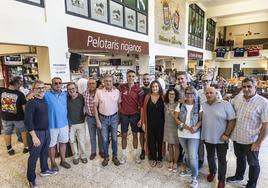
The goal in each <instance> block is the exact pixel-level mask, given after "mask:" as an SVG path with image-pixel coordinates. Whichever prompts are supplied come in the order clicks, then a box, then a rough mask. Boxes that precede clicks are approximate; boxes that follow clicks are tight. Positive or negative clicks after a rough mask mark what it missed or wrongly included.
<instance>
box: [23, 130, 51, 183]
mask: <svg viewBox="0 0 268 188" xmlns="http://www.w3.org/2000/svg"><path fill="white" fill-rule="evenodd" d="M35 134H36V136H37V137H38V139H39V140H40V143H41V144H40V145H39V146H38V147H35V146H33V141H32V136H31V135H30V134H29V133H28V135H27V140H28V146H29V153H30V156H29V158H28V168H27V179H28V181H30V182H33V181H35V178H36V175H35V168H36V162H37V160H38V158H40V168H41V172H45V171H46V170H48V164H47V159H48V147H49V143H50V132H49V130H44V131H38V130H36V131H35Z"/></svg>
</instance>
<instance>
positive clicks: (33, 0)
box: [16, 0, 44, 7]
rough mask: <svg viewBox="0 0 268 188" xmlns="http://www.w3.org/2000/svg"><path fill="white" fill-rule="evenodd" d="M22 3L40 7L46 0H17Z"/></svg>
mask: <svg viewBox="0 0 268 188" xmlns="http://www.w3.org/2000/svg"><path fill="white" fill-rule="evenodd" d="M16 1H19V2H22V3H27V4H30V5H36V6H39V7H44V0H16Z"/></svg>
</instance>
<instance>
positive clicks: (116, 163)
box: [113, 157, 120, 166]
mask: <svg viewBox="0 0 268 188" xmlns="http://www.w3.org/2000/svg"><path fill="white" fill-rule="evenodd" d="M113 162H114V165H115V166H119V165H120V161H119V160H118V159H117V157H113Z"/></svg>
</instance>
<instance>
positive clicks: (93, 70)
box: [88, 66, 100, 77]
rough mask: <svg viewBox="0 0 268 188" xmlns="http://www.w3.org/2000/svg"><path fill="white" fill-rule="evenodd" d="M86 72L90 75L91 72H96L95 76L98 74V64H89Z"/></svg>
mask: <svg viewBox="0 0 268 188" xmlns="http://www.w3.org/2000/svg"><path fill="white" fill-rule="evenodd" d="M88 74H89V75H90V76H92V75H93V74H97V76H98V77H99V76H100V67H98V66H90V67H88Z"/></svg>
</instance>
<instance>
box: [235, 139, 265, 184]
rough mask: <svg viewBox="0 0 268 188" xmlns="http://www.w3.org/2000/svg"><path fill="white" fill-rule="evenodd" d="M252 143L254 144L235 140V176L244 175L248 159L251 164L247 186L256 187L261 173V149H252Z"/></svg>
mask: <svg viewBox="0 0 268 188" xmlns="http://www.w3.org/2000/svg"><path fill="white" fill-rule="evenodd" d="M251 145H252V144H248V145H245V144H239V143H237V142H234V152H235V156H236V172H235V176H237V177H241V178H243V177H244V174H245V170H246V165H247V163H246V161H247V162H248V165H249V175H248V178H249V180H248V183H247V186H246V187H247V188H255V187H256V186H257V181H258V178H259V174H260V164H259V159H258V157H259V151H251Z"/></svg>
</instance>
